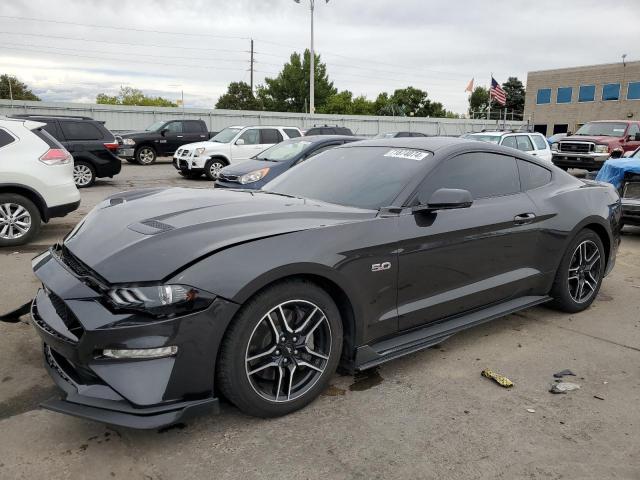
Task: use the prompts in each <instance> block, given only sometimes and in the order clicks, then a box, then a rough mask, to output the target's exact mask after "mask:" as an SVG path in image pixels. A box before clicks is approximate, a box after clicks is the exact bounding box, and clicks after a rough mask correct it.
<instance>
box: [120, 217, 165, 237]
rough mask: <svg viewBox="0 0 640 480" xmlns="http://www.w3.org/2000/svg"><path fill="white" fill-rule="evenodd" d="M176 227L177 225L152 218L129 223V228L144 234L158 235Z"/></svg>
mask: <svg viewBox="0 0 640 480" xmlns="http://www.w3.org/2000/svg"><path fill="white" fill-rule="evenodd" d="M174 228H175V227H173V226H171V225H169V224H168V223H163V222H159V221H158V220H154V219H152V218H151V219H149V220H143V221H142V222H140V223H134V224H132V225H129V230H133V231H134V232H138V233H142V234H143V235H156V234H158V233H162V232H168V231H170V230H174Z"/></svg>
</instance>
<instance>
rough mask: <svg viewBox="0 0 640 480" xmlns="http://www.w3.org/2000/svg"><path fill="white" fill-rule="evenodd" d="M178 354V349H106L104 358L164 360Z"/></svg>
mask: <svg viewBox="0 0 640 480" xmlns="http://www.w3.org/2000/svg"><path fill="white" fill-rule="evenodd" d="M176 353H178V347H175V346H171V347H160V348H134V349H114V348H105V349H104V350H103V351H102V356H103V357H107V358H164V357H171V356H173V355H175V354H176Z"/></svg>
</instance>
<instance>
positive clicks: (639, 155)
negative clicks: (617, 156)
mask: <svg viewBox="0 0 640 480" xmlns="http://www.w3.org/2000/svg"><path fill="white" fill-rule="evenodd" d="M629 156H630V157H631V158H640V148H638V149H637V150H636V151H635V152H633V154H631V155H629Z"/></svg>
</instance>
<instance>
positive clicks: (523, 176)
mask: <svg viewBox="0 0 640 480" xmlns="http://www.w3.org/2000/svg"><path fill="white" fill-rule="evenodd" d="M518 172H519V173H520V184H521V185H522V190H525V191H526V190H533V189H534V188H539V187H542V186H544V185H546V184H547V183H549V182H551V171H550V170H547V169H546V168H544V167H541V166H540V165H536V164H535V163H531V162H526V161H524V160H520V159H518Z"/></svg>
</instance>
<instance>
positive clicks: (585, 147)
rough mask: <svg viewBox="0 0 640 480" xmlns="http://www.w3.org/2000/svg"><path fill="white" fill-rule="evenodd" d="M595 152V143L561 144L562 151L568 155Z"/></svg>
mask: <svg viewBox="0 0 640 480" xmlns="http://www.w3.org/2000/svg"><path fill="white" fill-rule="evenodd" d="M593 150H594V145H593V143H586V142H560V151H561V152H567V153H589V152H591V151H593Z"/></svg>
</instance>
